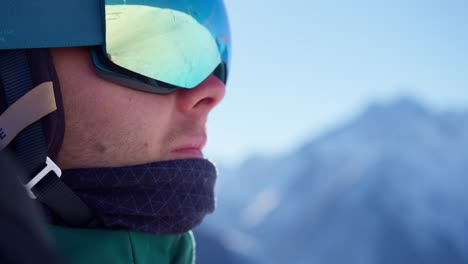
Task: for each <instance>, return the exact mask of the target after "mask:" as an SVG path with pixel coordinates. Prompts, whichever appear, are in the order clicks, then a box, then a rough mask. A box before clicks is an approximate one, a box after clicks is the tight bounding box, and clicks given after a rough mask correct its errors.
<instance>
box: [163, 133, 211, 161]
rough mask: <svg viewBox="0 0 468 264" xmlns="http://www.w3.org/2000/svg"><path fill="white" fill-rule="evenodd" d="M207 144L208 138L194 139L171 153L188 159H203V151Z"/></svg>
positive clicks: (180, 145)
mask: <svg viewBox="0 0 468 264" xmlns="http://www.w3.org/2000/svg"><path fill="white" fill-rule="evenodd" d="M205 144H206V136H199V137H193V138H191V139H190V140H187V141H186V142H185V143H182V144H179V145H178V146H177V147H175V148H174V149H173V150H172V151H171V152H172V153H175V154H178V155H183V156H187V157H194V158H202V157H203V153H202V149H203V147H204V146H205Z"/></svg>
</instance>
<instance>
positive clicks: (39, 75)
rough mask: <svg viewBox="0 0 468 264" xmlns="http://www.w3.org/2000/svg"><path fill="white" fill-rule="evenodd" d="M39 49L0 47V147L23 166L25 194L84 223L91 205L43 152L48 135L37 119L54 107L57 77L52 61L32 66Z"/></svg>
mask: <svg viewBox="0 0 468 264" xmlns="http://www.w3.org/2000/svg"><path fill="white" fill-rule="evenodd" d="M44 53H47V52H46V50H6V51H0V87H1V88H3V89H2V91H0V92H1V96H0V97H2V98H3V99H4V101H5V102H6V106H7V107H8V109H7V110H5V112H4V113H3V114H2V116H0V129H1V132H0V138H2V140H1V143H0V145H1V147H0V150H1V149H3V148H5V147H6V146H8V147H9V148H10V149H12V150H14V151H13V152H14V153H15V154H16V158H17V159H18V160H19V161H20V162H21V163H22V165H23V166H24V167H25V169H26V171H27V172H28V174H27V176H26V177H25V178H23V179H20V180H21V181H22V182H23V183H24V184H26V183H28V184H27V186H28V191H30V196H32V197H37V199H38V200H39V201H40V202H41V203H43V204H45V205H46V206H47V207H49V208H50V209H51V210H53V211H54V212H55V213H56V214H57V215H59V216H60V217H61V218H62V219H64V220H65V221H67V222H68V223H69V224H70V225H73V226H84V225H88V224H89V223H90V222H91V221H92V214H91V211H90V210H89V208H88V206H87V205H86V204H84V203H83V201H81V200H80V199H79V198H78V196H76V194H74V193H73V191H71V190H70V188H68V187H67V186H66V185H65V184H64V183H63V182H62V181H60V179H59V178H58V177H57V176H59V173H58V172H59V171H60V170H59V169H58V168H57V167H56V166H55V164H53V161H52V160H50V159H49V158H48V157H47V155H48V143H50V142H52V141H50V140H47V139H46V135H45V133H44V129H43V123H42V122H41V121H39V120H40V119H43V117H46V118H47V117H50V116H52V115H54V114H55V113H56V112H57V111H55V110H56V109H57V104H56V100H55V99H56V96H55V95H56V93H55V91H54V88H55V87H54V86H55V85H56V84H57V85H58V82H56V83H54V84H52V82H51V81H50V80H54V77H55V76H54V73H52V72H51V69H53V67H52V68H51V67H49V65H45V66H44V65H43V63H38V64H39V66H40V67H38V65H36V64H35V63H33V62H32V61H33V59H31V57H36V56H39V57H41V56H44ZM46 57H47V56H46ZM49 59H50V58H49ZM40 61H42V60H40ZM38 68H39V69H43V70H42V71H41V70H38ZM38 82H39V85H37V83H38ZM35 85H37V86H35ZM13 139H14V141H13ZM44 165H46V166H45V168H44ZM51 167H54V168H55V169H50V168H51ZM51 172H55V175H53V174H52V173H51ZM31 191H32V193H33V194H32V195H31Z"/></svg>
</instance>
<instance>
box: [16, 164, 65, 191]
mask: <svg viewBox="0 0 468 264" xmlns="http://www.w3.org/2000/svg"><path fill="white" fill-rule="evenodd" d="M45 163H46V166H45V168H43V169H42V170H41V171H40V172H39V174H37V175H36V176H35V177H34V178H32V179H31V180H30V181H29V182H28V183H27V184H26V185H25V186H24V187H26V191H27V192H28V195H29V197H31V198H32V199H36V195H34V193H33V192H32V191H31V189H32V188H33V187H34V186H36V184H38V183H39V182H40V181H41V180H42V179H43V178H44V177H45V176H46V175H47V174H49V172H54V173H55V175H57V177H58V178H60V176H62V170H61V169H60V168H59V167H58V166H57V164H55V163H54V162H53V161H52V160H51V159H50V158H49V157H46V162H45Z"/></svg>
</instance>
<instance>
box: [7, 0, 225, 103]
mask: <svg viewBox="0 0 468 264" xmlns="http://www.w3.org/2000/svg"><path fill="white" fill-rule="evenodd" d="M14 2H15V4H14V5H6V6H5V5H2V7H1V8H0V50H2V49H31V48H51V47H76V46H93V48H92V60H93V64H94V66H95V69H96V72H97V73H98V74H99V75H101V76H102V77H103V78H106V79H109V80H111V81H114V82H117V83H120V84H123V85H125V86H128V87H130V88H134V89H138V90H143V91H147V92H152V93H162V94H164V93H169V92H171V91H174V90H175V89H177V88H185V89H190V88H194V87H195V86H197V85H198V84H200V83H201V82H202V81H203V80H205V79H206V78H207V77H208V76H209V75H211V74H214V75H215V76H217V77H218V78H219V79H221V80H222V81H223V82H226V79H227V72H228V69H229V56H230V45H231V44H230V32H229V23H228V18H227V15H226V10H225V7H224V3H223V0H67V1H63V0H41V1H39V2H40V3H38V4H37V5H36V4H34V5H31V1H30V0H15V1H14Z"/></svg>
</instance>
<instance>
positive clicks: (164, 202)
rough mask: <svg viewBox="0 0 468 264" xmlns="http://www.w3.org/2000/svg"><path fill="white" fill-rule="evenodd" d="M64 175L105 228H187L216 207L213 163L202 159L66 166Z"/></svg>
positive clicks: (155, 230)
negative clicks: (68, 168)
mask: <svg viewBox="0 0 468 264" xmlns="http://www.w3.org/2000/svg"><path fill="white" fill-rule="evenodd" d="M61 178H62V180H63V181H64V182H65V184H67V185H68V186H69V187H70V188H71V189H72V190H74V191H75V193H76V194H77V195H78V196H79V197H80V198H81V199H82V200H83V201H84V202H85V203H86V204H87V205H88V206H89V207H90V208H91V210H93V212H94V214H95V215H96V217H97V218H98V221H99V222H100V223H101V224H100V225H102V227H103V228H109V229H130V230H135V231H142V232H151V233H157V234H179V233H183V232H187V231H188V230H190V229H192V228H194V227H196V226H197V225H199V224H200V223H201V221H202V220H203V218H204V217H205V215H206V214H208V213H211V212H213V211H214V207H215V199H214V185H215V181H216V168H215V167H214V165H213V164H212V163H211V162H209V161H208V160H205V159H184V160H171V161H162V162H155V163H150V164H144V165H137V166H129V167H119V168H89V169H72V170H65V171H63V174H62V177H61Z"/></svg>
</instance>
